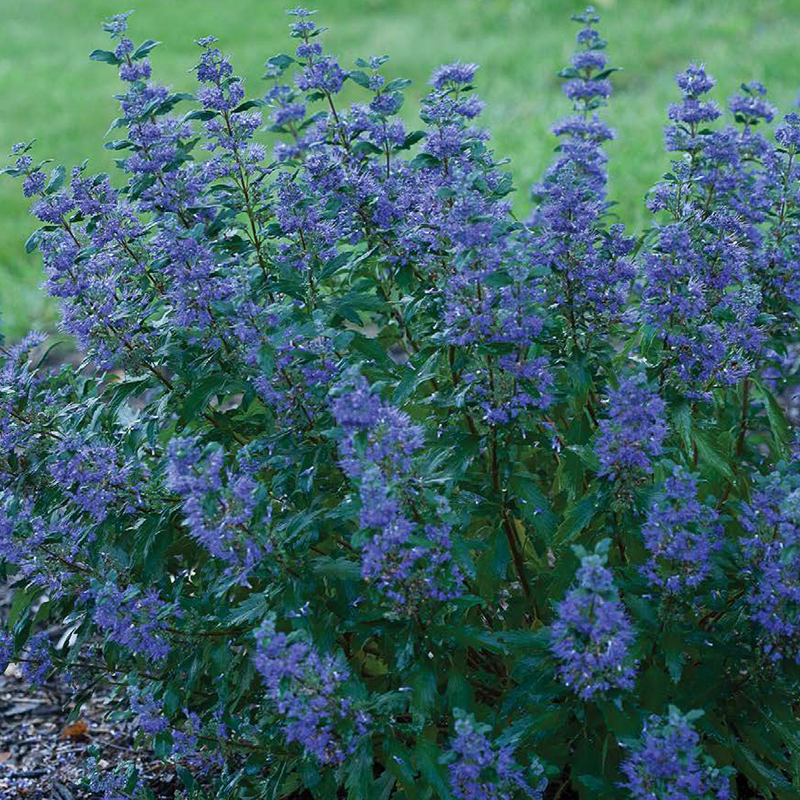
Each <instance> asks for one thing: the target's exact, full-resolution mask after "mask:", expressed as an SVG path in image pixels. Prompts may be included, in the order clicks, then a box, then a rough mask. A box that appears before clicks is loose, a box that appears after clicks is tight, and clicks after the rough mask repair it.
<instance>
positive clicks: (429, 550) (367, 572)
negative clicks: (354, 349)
mask: <svg viewBox="0 0 800 800" xmlns="http://www.w3.org/2000/svg"><path fill="white" fill-rule="evenodd" d="M337 392H338V396H337V397H336V398H335V399H334V400H333V402H332V412H333V416H334V419H335V420H336V422H337V424H338V425H339V427H340V428H341V430H342V434H343V436H342V439H341V441H340V445H339V452H340V454H341V462H340V463H341V466H342V470H343V471H344V473H345V474H346V475H347V476H348V477H349V478H351V479H354V480H355V481H356V482H357V483H358V486H359V500H360V505H361V515H360V524H361V529H362V530H363V531H365V532H372V533H371V535H370V538H368V539H367V541H366V543H365V544H364V548H363V554H362V574H363V576H364V578H365V579H366V580H368V581H370V582H372V583H374V584H375V585H376V586H377V588H378V589H379V591H380V592H381V593H382V594H384V595H385V596H386V598H387V599H388V600H389V601H390V602H391V603H393V604H394V606H395V608H396V609H397V611H398V612H400V613H402V614H406V615H408V614H416V613H418V606H419V604H420V603H422V602H424V601H426V600H437V601H445V600H450V599H452V598H454V597H456V596H458V595H459V594H460V593H461V591H462V586H461V572H460V570H459V568H458V566H456V564H455V563H454V560H453V553H452V541H451V538H450V525H449V524H448V523H447V522H446V521H444V520H442V521H438V522H425V520H426V519H430V517H428V516H427V509H426V508H423V507H422V504H423V503H425V502H426V498H424V496H423V494H422V492H421V491H420V486H419V484H418V481H417V480H415V476H414V455H415V454H416V453H417V452H418V451H419V450H420V449H421V448H422V446H423V432H422V428H421V427H420V426H419V425H415V424H413V423H412V422H411V419H410V417H409V416H408V414H406V413H405V412H403V411H398V410H397V409H396V408H394V407H392V406H391V405H389V404H388V403H385V402H384V401H382V400H381V399H380V397H379V395H377V394H376V393H375V392H374V391H373V390H372V389H371V388H370V386H369V384H368V383H367V382H366V380H365V379H364V378H363V377H361V376H351V377H350V378H349V379H348V380H347V381H346V382H345V383H343V384H340V385H339V386H338V387H337ZM441 500H442V501H444V498H441ZM427 503H428V504H429V503H430V501H429V500H428V501H427ZM433 511H434V513H435V514H437V516H438V515H442V514H443V513H445V514H446V511H447V504H446V501H444V504H442V502H440V503H439V505H438V507H435V508H434V509H433Z"/></svg>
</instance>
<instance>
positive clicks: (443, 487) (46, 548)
mask: <svg viewBox="0 0 800 800" xmlns="http://www.w3.org/2000/svg"><path fill="white" fill-rule="evenodd" d="M290 13H291V14H293V15H294V20H293V22H292V24H291V34H292V36H293V37H294V39H295V41H296V43H297V47H296V50H295V53H294V55H279V56H275V57H274V58H271V59H270V60H269V61H268V62H267V65H266V66H267V75H266V77H267V78H268V79H269V81H270V83H269V84H268V85H269V89H268V91H267V92H266V94H265V95H264V96H263V97H261V98H259V99H255V100H247V99H245V91H244V85H243V83H242V81H241V80H240V79H239V78H237V77H236V75H235V73H234V71H233V67H232V66H231V63H230V61H229V60H228V58H227V57H226V56H223V55H222V53H221V52H220V51H219V50H218V49H217V47H216V45H215V43H214V39H213V38H211V37H209V38H207V39H203V40H201V41H199V42H198V44H199V46H200V61H199V63H198V65H197V67H196V73H197V79H198V81H199V88H198V89H197V92H196V97H195V96H191V95H188V94H175V93H171V92H170V90H168V89H167V88H166V87H164V86H162V85H160V84H158V83H155V82H153V81H152V80H151V74H150V71H151V68H150V61H149V54H150V51H151V50H152V49H153V48H154V47H155V46H156V42H153V41H151V40H148V41H146V42H144V43H142V44H141V45H139V46H138V47H137V45H136V44H134V43H133V42H132V41H131V40H130V39H129V38H127V33H126V24H127V20H126V15H121V16H117V17H114V18H113V19H111V20H110V21H109V22H108V23H107V25H106V30H107V31H108V32H109V33H110V34H111V36H112V38H113V40H114V42H115V44H114V49H113V50H112V51H104V50H96V51H95V52H94V53H92V58H93V59H94V60H96V61H103V62H107V63H108V64H111V65H113V66H114V67H115V68H116V69H117V70H118V71H119V76H120V79H121V80H122V81H123V86H124V89H123V91H122V93H121V94H120V95H119V96H118V100H119V103H120V107H121V115H120V117H119V118H118V119H117V120H115V121H114V123H113V125H112V130H113V131H115V132H116V134H115V135H116V136H118V137H119V138H118V139H115V140H114V141H110V142H109V143H108V144H107V145H106V146H107V147H109V148H110V149H112V150H114V151H116V152H117V153H118V154H119V160H118V161H117V165H118V167H119V169H120V171H121V173H122V178H121V179H119V180H117V181H112V179H111V178H110V177H109V176H108V175H103V174H101V175H91V174H89V173H88V172H87V170H86V164H84V165H82V166H81V167H79V168H77V169H75V170H73V171H72V172H71V173H69V175H67V173H66V172H65V170H64V168H62V167H58V168H56V169H54V170H52V172H51V173H50V174H49V176H48V175H45V172H44V171H43V168H42V164H39V163H36V162H35V161H34V159H33V158H32V156H31V147H30V145H27V144H22V145H18V146H16V147H15V148H14V157H15V159H16V160H15V163H14V165H13V166H11V167H10V168H9V169H8V170H6V172H7V173H8V174H10V175H13V176H18V177H19V178H21V179H22V181H23V189H24V192H25V194H26V195H28V196H30V197H31V198H33V199H34V205H33V213H34V214H35V215H36V217H38V219H39V220H40V221H41V223H42V225H41V227H40V228H39V229H38V230H37V231H36V232H35V233H34V234H33V235H32V236H31V238H30V239H29V240H28V245H27V246H28V249H29V250H31V249H33V248H38V249H39V250H40V252H41V254H42V257H43V260H44V265H45V268H46V273H47V280H46V286H47V290H48V291H49V293H50V294H51V295H52V296H54V297H56V298H58V299H59V301H60V303H61V308H62V311H63V328H64V330H65V331H66V332H68V333H70V334H71V335H72V336H74V337H75V339H76V340H77V342H78V344H79V347H80V349H81V350H82V351H83V352H85V354H86V359H87V361H86V363H85V365H83V366H82V367H80V368H73V367H71V366H64V367H62V368H61V369H60V371H52V370H50V371H48V370H46V369H44V368H42V367H41V366H35V365H34V364H33V363H32V362H29V360H28V359H29V353H30V352H31V351H32V350H33V348H34V346H36V345H38V344H40V342H41V341H42V338H41V337H38V336H31V337H29V338H27V339H25V340H24V341H23V342H21V343H19V344H16V345H14V346H11V345H8V346H7V349H4V350H3V351H2V352H3V355H4V357H3V360H2V369H1V371H0V375H1V376H2V380H1V381H0V383H1V384H2V385H0V554H1V555H2V563H3V566H2V569H3V576H4V577H5V579H7V580H8V581H9V582H10V583H11V584H13V585H14V586H15V587H16V599H15V601H14V605H13V608H12V610H11V615H10V618H9V619H8V621H7V632H6V633H4V634H2V639H0V654H2V661H3V664H6V663H8V662H9V661H15V662H17V663H19V665H20V666H21V669H22V670H23V671H24V673H25V675H27V676H28V677H29V678H30V679H31V680H32V681H34V682H36V681H43V680H45V679H47V677H48V676H50V675H51V674H52V673H55V672H60V673H64V674H65V675H66V676H67V677H68V680H69V681H70V682H71V684H72V685H73V686H74V691H75V697H76V699H77V701H78V702H80V701H81V700H82V699H83V698H85V697H87V696H88V694H89V692H90V690H91V687H93V686H95V685H96V684H97V682H98V681H103V680H104V679H106V680H108V681H109V682H110V684H111V685H112V686H113V691H114V693H115V698H116V702H117V712H118V713H120V714H122V715H124V716H127V717H129V718H131V719H133V720H135V725H136V726H137V727H138V734H137V735H138V736H139V739H140V743H141V744H142V745H152V747H153V748H154V750H155V753H156V754H157V755H158V756H160V757H162V758H164V759H166V760H169V761H171V762H173V763H174V764H175V766H176V770H177V773H178V776H179V777H180V780H182V781H183V782H184V784H185V787H186V789H185V795H184V796H185V797H192V798H209V799H210V798H214V799H215V800H216V799H217V798H222V799H223V800H224V799H225V798H236V799H237V800H255V798H274V799H276V800H277V798H309V797H313V798H318V799H319V800H330V799H331V798H337V797H347V798H349V799H350V800H376V799H379V800H429V799H430V798H446V799H452V800H483V799H484V798H496V799H497V800H500V798H502V799H503V800H510V799H511V798H517V799H519V798H540V797H546V798H556V797H558V798H561V799H562V800H568V799H569V798H576V797H579V798H582V800H604V799H606V800H618V799H619V798H633V799H634V800H656V799H657V800H700V799H701V798H702V799H703V800H709V799H710V798H716V800H723V798H728V797H734V796H736V794H737V793H738V796H739V797H742V798H746V797H777V798H781V799H783V798H786V800H788V799H789V798H797V797H799V796H800V716H799V715H800V705H799V703H800V694H799V690H800V666H798V665H799V664H800V469H798V466H797V463H796V458H797V445H796V437H795V434H794V432H793V430H792V428H791V426H790V424H789V422H788V421H787V416H786V411H785V409H786V407H787V402H788V401H789V399H790V398H791V394H792V392H791V390H792V387H793V386H794V385H795V384H798V383H800V378H798V377H797V376H796V364H797V350H796V342H797V340H798V338H799V337H798V313H799V312H800V270H798V263H799V261H800V163H798V150H800V115H798V114H796V113H790V114H788V115H786V116H785V117H783V119H782V120H780V122H779V123H778V124H777V126H776V127H775V129H774V131H773V132H771V133H769V134H767V133H763V132H762V131H763V130H764V128H765V124H768V123H770V122H771V121H772V119H773V117H774V116H775V110H774V109H773V107H772V106H771V105H770V104H769V103H768V102H767V101H766V100H765V98H764V91H765V90H764V88H763V87H762V86H761V85H760V84H757V83H749V84H744V85H743V86H742V89H741V92H740V93H739V94H737V95H736V96H735V97H733V98H732V99H731V100H730V102H729V109H730V111H731V120H730V123H725V122H722V121H721V120H720V118H721V117H722V116H723V112H722V110H721V109H720V108H719V107H718V106H717V104H716V103H715V102H714V101H713V100H710V99H708V95H709V92H710V90H711V89H712V87H713V85H714V81H713V79H712V78H711V76H710V75H709V74H708V73H707V72H706V71H705V69H704V67H702V66H697V65H692V66H690V67H689V68H688V69H687V70H686V72H683V73H681V74H680V75H679V76H678V78H677V83H678V89H679V90H680V95H679V96H676V103H675V104H674V105H672V106H671V107H670V109H669V112H668V117H669V121H668V123H667V127H666V146H667V149H668V151H669V152H670V153H671V154H672V159H673V160H672V166H671V169H670V171H669V172H668V173H667V174H666V175H664V176H663V178H662V179H661V180H660V181H659V182H658V183H657V184H656V185H655V187H654V189H653V190H652V192H651V194H650V195H649V197H648V200H647V206H648V209H649V211H650V213H651V215H652V222H651V225H650V227H649V228H648V229H647V230H646V231H645V233H644V234H643V235H642V236H641V237H639V238H638V239H633V238H631V237H630V236H629V235H626V233H625V229H624V227H623V226H622V225H621V224H619V223H618V222H616V221H615V218H614V216H613V214H612V212H611V203H610V201H609V200H608V199H607V196H606V171H605V162H606V156H605V154H604V151H603V145H604V143H605V142H606V141H607V140H609V139H611V138H612V135H613V134H612V132H611V130H610V129H609V128H608V127H607V126H606V124H605V123H604V122H603V120H602V118H601V116H600V115H599V113H598V112H599V111H600V109H601V108H602V106H604V105H605V103H606V100H607V98H608V97H609V95H610V94H611V82H610V76H611V74H612V72H613V68H612V67H609V66H608V63H607V61H606V56H605V50H604V48H605V42H604V41H603V40H602V39H601V38H600V35H599V33H598V32H597V28H596V23H597V21H598V20H597V17H596V16H595V14H594V12H593V11H592V10H591V9H589V10H588V11H587V12H586V13H585V14H583V15H581V16H579V17H577V18H576V19H577V21H578V22H579V24H580V32H579V33H578V50H577V53H576V54H575V56H574V57H573V58H572V62H571V64H570V65H569V66H567V67H566V68H565V69H564V70H563V71H562V72H561V73H560V74H561V76H562V77H563V78H564V80H565V83H564V90H565V93H566V95H567V97H568V98H569V99H570V100H571V101H572V104H573V114H572V116H570V117H568V118H567V119H565V120H563V121H562V122H559V123H558V124H557V125H556V126H555V128H554V133H555V134H556V135H557V137H558V138H559V141H560V144H559V145H558V147H557V148H556V155H555V158H554V161H553V163H552V165H551V166H550V167H549V169H548V170H547V171H546V173H545V175H544V177H543V178H542V181H541V182H540V183H539V184H538V185H536V186H535V187H534V189H533V192H532V198H533V203H534V211H533V213H532V214H531V216H530V218H529V219H527V220H526V221H524V222H523V221H520V220H519V219H517V217H516V216H515V215H514V213H513V212H512V209H511V204H510V202H509V196H510V192H511V191H512V188H513V184H512V180H511V177H510V175H509V174H508V173H507V172H506V171H504V169H503V168H502V165H501V163H500V162H497V161H496V160H495V158H494V156H493V153H492V150H491V149H490V145H489V136H488V134H487V133H486V132H485V131H484V130H482V129H480V128H479V127H476V124H475V120H476V118H477V117H478V116H479V114H480V112H481V108H482V103H481V102H480V100H478V99H477V97H476V96H475V95H474V94H473V92H472V84H473V82H474V79H475V74H476V69H477V67H476V65H474V64H469V63H455V64H449V65H446V66H443V67H441V68H439V69H438V70H436V71H435V72H434V73H433V77H432V78H431V81H430V87H429V93H428V94H427V95H426V96H425V97H424V98H423V99H422V102H421V113H420V116H421V118H422V121H423V123H424V125H423V126H422V127H421V129H420V130H418V131H409V130H407V129H406V127H405V126H404V124H403V122H401V121H400V119H399V118H398V112H399V110H400V108H401V106H402V104H403V90H404V89H405V88H406V86H407V83H408V82H407V81H405V80H402V79H394V80H389V79H387V78H385V77H384V75H383V71H384V66H385V61H386V58H385V57H379V58H371V59H369V60H361V59H359V60H358V61H357V62H356V64H355V68H354V69H345V68H344V67H342V66H341V65H340V64H339V63H338V62H337V61H336V60H335V58H334V57H333V56H331V55H328V54H327V53H326V52H325V50H324V48H323V46H322V44H321V43H320V42H321V38H320V36H319V34H320V33H321V32H322V29H320V28H318V27H317V26H316V24H315V22H314V17H313V16H312V15H311V14H310V13H309V12H307V11H304V10H302V9H297V10H295V11H292V12H290ZM347 82H349V83H351V84H356V86H354V87H353V89H352V91H354V92H361V93H362V95H363V99H362V102H360V103H358V104H355V105H351V106H349V107H344V106H343V105H342V103H341V102H340V99H341V98H340V91H341V90H342V88H343V87H344V86H345V84H346V83H347ZM185 107H188V108H189V109H190V110H184V108H185ZM265 118H266V119H265ZM265 131H268V132H269V133H270V134H272V144H270V145H265V144H262V141H264V140H265V139H266V138H267V137H266V136H265ZM654 135H655V132H654ZM37 352H38V351H37ZM51 631H58V632H59V635H56V634H55V633H52V634H50V633H49V632H51ZM91 785H92V786H94V788H95V789H96V790H97V791H101V792H105V795H106V797H109V798H110V797H114V798H116V797H121V796H128V795H137V793H138V796H140V797H145V798H146V797H152V794H148V792H149V791H150V790H149V789H147V787H145V786H143V785H137V777H136V775H135V774H133V773H131V774H130V775H127V774H106V775H96V776H95V777H93V778H92V779H91Z"/></svg>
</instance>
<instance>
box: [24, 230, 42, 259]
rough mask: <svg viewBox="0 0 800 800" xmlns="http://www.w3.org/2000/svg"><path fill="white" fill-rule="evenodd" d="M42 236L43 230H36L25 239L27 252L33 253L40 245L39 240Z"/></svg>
mask: <svg viewBox="0 0 800 800" xmlns="http://www.w3.org/2000/svg"><path fill="white" fill-rule="evenodd" d="M41 238H42V230H41V228H40V229H39V230H35V231H34V232H33V233H32V234H31V235H30V236H29V237H28V238H27V239H26V240H25V252H26V253H32V252H33V251H34V250H35V249H36V248H37V247H38V246H39V240H40V239H41Z"/></svg>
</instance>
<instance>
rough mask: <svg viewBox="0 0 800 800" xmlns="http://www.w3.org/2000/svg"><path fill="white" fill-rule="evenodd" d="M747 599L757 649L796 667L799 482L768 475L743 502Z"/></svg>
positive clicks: (799, 642)
mask: <svg viewBox="0 0 800 800" xmlns="http://www.w3.org/2000/svg"><path fill="white" fill-rule="evenodd" d="M740 522H741V524H742V527H743V528H744V531H745V536H744V537H743V538H742V540H741V547H742V551H743V555H744V558H745V565H746V566H745V576H746V578H747V583H748V590H747V595H746V601H747V606H748V609H749V613H750V619H751V621H752V623H753V626H754V629H755V632H756V636H757V639H758V641H759V645H760V647H761V649H762V651H763V653H764V655H765V656H766V658H767V659H768V660H769V661H771V662H779V661H780V660H781V659H784V658H785V659H789V660H792V661H794V662H795V663H798V664H800V481H798V478H797V476H796V475H794V474H789V475H781V474H780V473H777V472H776V473H773V474H772V475H770V476H769V477H768V478H766V479H765V480H764V481H763V484H762V485H761V486H760V487H759V489H758V491H756V492H754V494H753V497H752V499H751V500H750V501H749V502H747V503H744V504H743V508H742V515H741V518H740Z"/></svg>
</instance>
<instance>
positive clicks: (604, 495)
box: [552, 488, 609, 547]
mask: <svg viewBox="0 0 800 800" xmlns="http://www.w3.org/2000/svg"><path fill="white" fill-rule="evenodd" d="M608 500H609V493H608V491H607V490H606V489H605V488H599V489H595V490H594V491H593V492H590V493H589V494H587V495H586V496H585V497H582V498H581V499H580V500H579V501H578V502H577V503H575V504H574V505H573V506H571V507H570V508H568V509H567V511H566V513H565V514H564V521H563V522H562V523H561V525H559V526H558V530H557V531H556V533H555V535H554V536H553V542H552V545H553V547H563V546H564V545H567V544H569V543H570V542H573V541H575V539H577V538H578V536H579V535H580V533H581V531H582V530H583V529H584V528H585V527H586V526H587V525H588V524H589V523H590V522H591V521H592V520H593V519H594V518H595V516H596V515H597V514H599V513H601V512H602V511H604V510H605V509H606V507H607V506H608Z"/></svg>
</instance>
